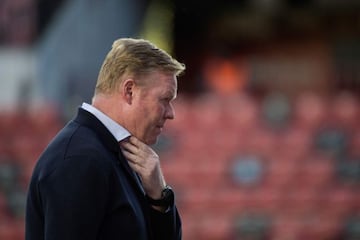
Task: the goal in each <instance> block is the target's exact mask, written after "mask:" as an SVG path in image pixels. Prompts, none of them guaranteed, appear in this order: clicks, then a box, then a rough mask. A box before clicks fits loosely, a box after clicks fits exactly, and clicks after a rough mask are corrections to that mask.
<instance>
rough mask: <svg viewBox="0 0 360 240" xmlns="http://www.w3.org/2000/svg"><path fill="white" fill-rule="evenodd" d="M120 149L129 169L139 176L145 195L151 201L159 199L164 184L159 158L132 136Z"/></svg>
mask: <svg viewBox="0 0 360 240" xmlns="http://www.w3.org/2000/svg"><path fill="white" fill-rule="evenodd" d="M121 147H122V152H123V154H124V156H125V157H126V159H127V160H128V162H129V165H130V167H131V168H132V169H133V170H134V171H135V172H136V173H137V174H138V175H139V176H140V178H141V181H142V185H143V188H144V190H145V192H146V194H147V195H148V196H149V197H151V198H153V199H160V198H161V192H162V190H163V189H164V187H165V186H166V183H165V179H164V176H163V174H162V171H161V168H160V160H159V156H158V155H157V154H156V153H155V151H154V150H153V149H151V148H150V147H149V146H148V145H146V144H145V143H143V142H141V141H140V140H139V139H137V138H136V137H134V136H131V137H130V138H129V140H128V141H124V142H122V143H121Z"/></svg>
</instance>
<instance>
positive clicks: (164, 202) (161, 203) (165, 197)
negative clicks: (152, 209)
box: [146, 186, 175, 207]
mask: <svg viewBox="0 0 360 240" xmlns="http://www.w3.org/2000/svg"><path fill="white" fill-rule="evenodd" d="M146 199H147V201H148V203H149V204H150V205H152V206H156V207H169V206H171V205H173V204H174V201H175V196H174V192H173V190H172V189H171V187H170V186H165V187H164V188H163V190H162V191H161V195H160V197H158V198H152V197H150V196H149V195H146Z"/></svg>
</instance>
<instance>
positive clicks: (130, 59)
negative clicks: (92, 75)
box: [95, 38, 185, 94]
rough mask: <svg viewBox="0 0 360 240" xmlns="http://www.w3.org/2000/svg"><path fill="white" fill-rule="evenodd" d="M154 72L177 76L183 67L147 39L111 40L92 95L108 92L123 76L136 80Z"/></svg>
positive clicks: (114, 87) (116, 85)
mask: <svg viewBox="0 0 360 240" xmlns="http://www.w3.org/2000/svg"><path fill="white" fill-rule="evenodd" d="M154 70H160V71H163V72H167V73H173V74H175V75H176V76H178V75H179V74H181V73H182V72H183V71H184V70H185V65H184V64H182V63H179V62H178V61H177V60H175V59H174V58H172V57H171V56H170V55H169V54H168V53H166V52H165V51H164V50H162V49H159V48H157V47H156V46H155V45H154V44H152V43H151V42H149V41H147V40H144V39H132V38H120V39H118V40H116V41H114V43H113V45H112V49H111V50H110V51H109V53H108V54H107V56H106V58H105V60H104V62H103V64H102V66H101V69H100V72H99V76H98V79H97V83H96V87H95V94H96V93H111V92H113V91H114V90H116V89H117V87H118V85H119V83H121V82H122V81H123V80H124V78H125V77H129V76H131V77H135V78H137V77H139V76H142V75H144V74H147V73H149V72H151V71H154ZM138 84H142V83H138Z"/></svg>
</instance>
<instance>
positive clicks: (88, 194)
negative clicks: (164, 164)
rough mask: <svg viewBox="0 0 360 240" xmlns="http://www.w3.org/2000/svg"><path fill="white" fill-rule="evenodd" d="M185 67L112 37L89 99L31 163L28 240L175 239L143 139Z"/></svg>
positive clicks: (172, 213)
mask: <svg viewBox="0 0 360 240" xmlns="http://www.w3.org/2000/svg"><path fill="white" fill-rule="evenodd" d="M184 69H185V67H184V65H183V64H180V63H179V62H177V61H176V60H175V59H173V58H172V57H171V56H169V55H168V54H167V53H166V52H164V51H163V50H161V49H158V48H157V47H155V46H154V45H153V44H151V43H150V42H148V41H145V40H141V39H130V38H123V39H119V40H117V41H115V42H114V44H113V46H112V49H111V50H110V52H109V53H108V55H107V56H106V58H105V60H104V63H103V65H102V68H101V70H100V73H99V76H98V81H97V84H96V88H95V94H94V97H93V100H92V105H89V104H86V103H83V104H82V106H81V107H80V108H79V110H78V114H77V116H76V117H75V118H74V119H73V120H72V121H70V122H69V123H68V124H67V125H66V126H65V127H64V128H63V129H62V130H61V131H60V132H59V133H58V134H57V136H56V137H55V138H54V139H53V140H52V141H51V143H50V144H49V146H48V147H47V148H46V149H45V151H44V152H43V154H42V155H41V156H40V158H39V160H38V162H37V164H36V166H35V169H34V172H33V176H32V178H31V182H30V186H29V192H28V199H27V207H26V233H25V234H26V240H42V239H44V240H81V239H84V240H92V239H94V240H120V239H159V240H161V239H181V223H180V217H179V214H178V212H177V209H176V206H175V204H174V193H173V191H172V190H171V188H170V187H168V186H167V185H166V182H165V179H164V176H163V174H162V172H161V168H160V162H159V157H158V156H157V154H156V153H155V152H154V151H153V150H152V149H151V148H150V147H149V145H151V144H154V143H155V142H156V140H157V137H158V135H159V134H160V133H161V131H162V129H163V127H164V124H165V122H166V120H168V119H173V118H174V110H173V107H172V103H171V102H172V100H174V99H175V97H176V92H177V79H176V77H177V76H178V74H180V73H181V72H183V71H184Z"/></svg>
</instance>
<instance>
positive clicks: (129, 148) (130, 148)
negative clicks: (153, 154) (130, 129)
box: [121, 142, 139, 154]
mask: <svg viewBox="0 0 360 240" xmlns="http://www.w3.org/2000/svg"><path fill="white" fill-rule="evenodd" d="M121 147H122V148H123V149H126V150H127V151H129V152H131V153H133V154H137V153H138V152H139V148H138V147H136V146H135V145H134V144H132V143H130V142H122V143H121Z"/></svg>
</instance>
